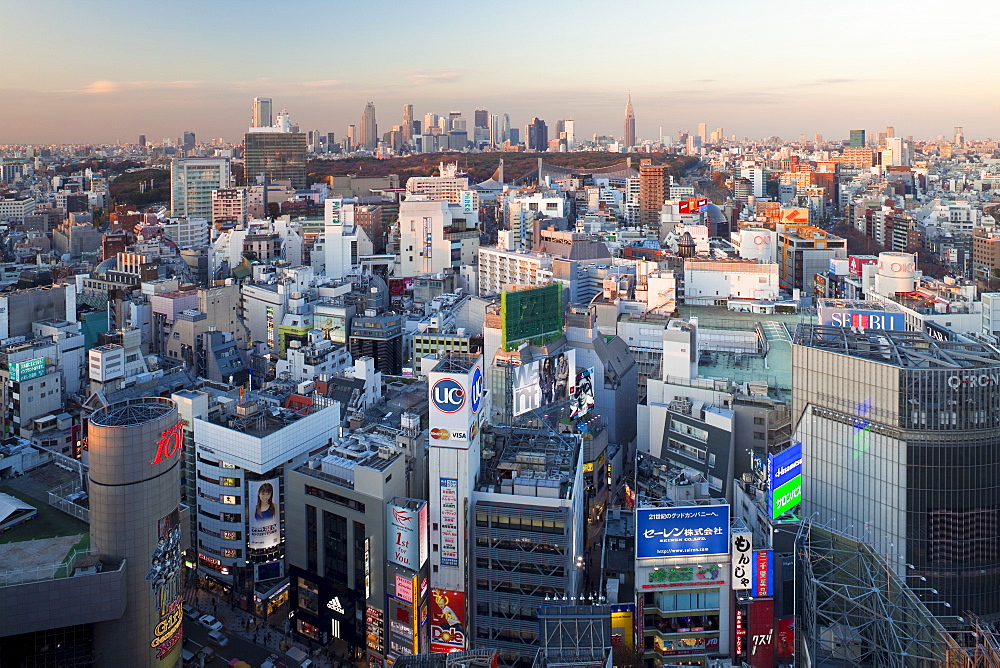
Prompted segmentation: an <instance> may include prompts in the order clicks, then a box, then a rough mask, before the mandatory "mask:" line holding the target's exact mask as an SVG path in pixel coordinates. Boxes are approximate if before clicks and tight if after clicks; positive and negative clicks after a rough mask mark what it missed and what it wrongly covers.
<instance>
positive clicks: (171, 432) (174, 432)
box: [149, 420, 184, 466]
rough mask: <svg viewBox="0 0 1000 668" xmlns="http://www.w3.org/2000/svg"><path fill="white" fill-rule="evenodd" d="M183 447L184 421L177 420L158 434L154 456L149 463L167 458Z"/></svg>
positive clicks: (156, 462) (155, 462) (152, 463)
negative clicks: (158, 438)
mask: <svg viewBox="0 0 1000 668" xmlns="http://www.w3.org/2000/svg"><path fill="white" fill-rule="evenodd" d="M183 448H184V422H183V421H181V420H178V421H177V424H175V425H174V426H173V427H171V428H170V429H168V430H166V431H165V432H163V433H162V434H160V440H158V441H157V442H156V457H154V458H153V461H151V462H149V465H150V466H152V465H154V464H159V463H160V462H162V461H163V460H164V459H169V458H171V457H173V456H174V455H175V454H177V453H178V452H180V451H181V450H182V449H183Z"/></svg>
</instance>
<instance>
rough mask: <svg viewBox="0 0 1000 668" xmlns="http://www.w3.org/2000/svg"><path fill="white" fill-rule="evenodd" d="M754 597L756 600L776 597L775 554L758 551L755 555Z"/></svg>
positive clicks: (770, 551) (768, 551)
mask: <svg viewBox="0 0 1000 668" xmlns="http://www.w3.org/2000/svg"><path fill="white" fill-rule="evenodd" d="M753 563H754V578H753V583H754V584H753V595H754V596H755V597H756V598H767V597H768V596H774V552H773V551H772V550H757V551H755V552H754V553H753Z"/></svg>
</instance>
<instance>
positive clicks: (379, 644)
mask: <svg viewBox="0 0 1000 668" xmlns="http://www.w3.org/2000/svg"><path fill="white" fill-rule="evenodd" d="M384 627H385V616H384V615H383V614H382V611H381V610H379V609H378V608H373V607H372V606H370V605H369V606H368V608H367V610H366V611H365V629H366V630H367V636H368V649H370V650H371V651H373V652H378V653H379V654H381V653H382V652H383V643H384V640H385V629H384Z"/></svg>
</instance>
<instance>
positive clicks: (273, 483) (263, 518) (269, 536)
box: [247, 478, 281, 550]
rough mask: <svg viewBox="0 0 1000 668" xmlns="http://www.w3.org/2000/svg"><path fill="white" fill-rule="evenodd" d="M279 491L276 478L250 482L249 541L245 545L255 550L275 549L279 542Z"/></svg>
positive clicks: (279, 487)
mask: <svg viewBox="0 0 1000 668" xmlns="http://www.w3.org/2000/svg"><path fill="white" fill-rule="evenodd" d="M280 489H281V486H280V483H279V481H278V479H277V478H272V479H271V480H257V481H251V482H250V483H249V484H248V491H249V492H250V539H249V541H248V543H247V545H248V546H249V547H251V548H253V549H255V550H258V549H262V548H268V547H276V546H277V545H278V544H279V543H280V542H281V529H280V526H281V525H280V524H279V523H280V522H281V512H280V508H279V505H278V504H279V501H278V492H279V490H280Z"/></svg>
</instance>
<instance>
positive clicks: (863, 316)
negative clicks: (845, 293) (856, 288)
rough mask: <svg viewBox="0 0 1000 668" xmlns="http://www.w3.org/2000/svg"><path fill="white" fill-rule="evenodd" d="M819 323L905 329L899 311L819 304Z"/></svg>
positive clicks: (866, 327) (867, 327) (859, 327)
mask: <svg viewBox="0 0 1000 668" xmlns="http://www.w3.org/2000/svg"><path fill="white" fill-rule="evenodd" d="M817 311H818V315H819V324H821V325H831V326H833V327H853V328H858V329H888V330H902V329H906V319H905V317H904V316H903V313H902V312H900V311H863V310H854V309H838V308H828V307H824V306H820V307H819V308H818V309H817Z"/></svg>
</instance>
